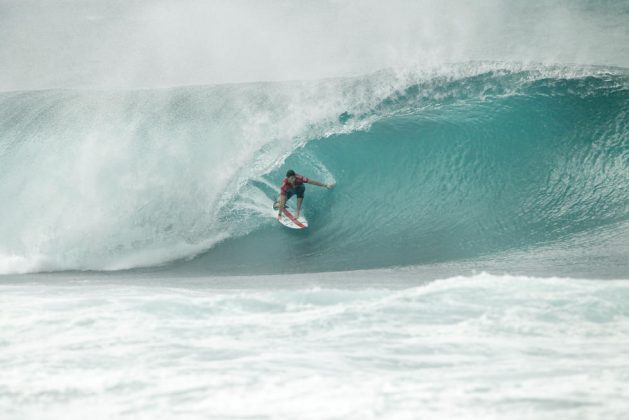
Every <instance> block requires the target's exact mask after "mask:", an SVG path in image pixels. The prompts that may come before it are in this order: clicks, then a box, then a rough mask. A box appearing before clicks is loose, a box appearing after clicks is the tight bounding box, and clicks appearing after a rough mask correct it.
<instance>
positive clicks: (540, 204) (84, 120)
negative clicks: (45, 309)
mask: <svg viewBox="0 0 629 420" xmlns="http://www.w3.org/2000/svg"><path fill="white" fill-rule="evenodd" d="M628 82H629V77H628V74H627V72H626V70H624V69H619V68H600V67H575V66H573V67H566V66H563V67H548V66H526V65H521V64H505V63H466V64H462V65H452V66H449V67H446V68H439V69H435V70H432V71H429V72H426V71H422V72H419V71H414V70H407V71H403V72H400V71H382V72H378V73H375V74H372V75H368V76H363V77H356V78H347V79H333V80H321V81H316V82H285V83H257V84H243V85H221V86H205V87H203V86H202V87H186V88H176V89H162V90H142V91H36V92H11V93H4V94H0V124H1V127H0V130H1V133H2V134H1V138H0V165H1V166H2V168H3V175H2V177H1V178H0V199H2V201H3V202H5V203H9V205H5V206H2V208H1V209H0V217H1V218H2V220H3V221H4V223H3V232H2V235H0V272H4V273H11V272H26V271H42V270H86V269H89V270H116V269H125V268H132V267H140V266H153V265H163V264H168V263H171V262H172V261H175V260H179V262H177V263H175V264H174V265H175V266H179V267H180V266H182V265H183V266H186V267H190V269H194V270H201V272H206V273H274V272H307V271H329V270H353V269H369V268H377V267H390V266H397V265H420V264H427V263H433V262H443V261H456V260H460V259H464V258H474V257H476V256H480V255H487V254H490V253H495V252H501V251H505V250H511V249H526V248H527V247H531V246H536V245H539V244H547V243H549V242H552V241H561V240H563V239H564V238H570V237H572V236H574V235H575V234H581V233H583V232H588V231H594V230H596V229H600V228H602V227H605V226H611V225H614V224H617V223H619V222H623V221H626V220H627V219H628V217H627V216H628V214H629V213H628V212H627V202H628V201H629V192H627V189H626V185H629V171H627V163H628V159H629V157H628V156H629V137H628V134H627V133H629V116H628V115H627V110H628V109H629V89H628V86H629V84H628ZM289 167H291V168H294V169H296V170H297V171H298V172H300V173H303V174H306V175H308V176H311V177H313V178H315V179H320V180H324V181H332V180H334V181H336V182H337V184H338V187H337V188H336V189H335V190H334V191H331V192H328V191H322V190H317V189H316V188H315V187H308V189H307V197H306V201H305V204H304V211H305V214H306V215H307V217H308V218H309V220H310V225H311V228H310V229H309V230H308V231H307V232H287V231H285V230H282V229H280V228H279V227H278V226H276V223H275V222H274V220H273V211H272V210H271V203H272V201H273V199H274V198H275V196H276V194H277V192H276V185H278V184H279V182H280V180H281V178H282V174H283V173H284V172H285V171H286V169H287V168H289ZM193 257H196V258H195V259H194V260H193V261H188V260H189V259H191V258H193Z"/></svg>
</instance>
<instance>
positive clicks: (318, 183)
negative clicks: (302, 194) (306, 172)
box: [308, 179, 336, 190]
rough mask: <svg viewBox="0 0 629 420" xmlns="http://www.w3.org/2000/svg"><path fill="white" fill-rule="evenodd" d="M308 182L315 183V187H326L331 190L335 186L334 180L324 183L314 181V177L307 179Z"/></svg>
mask: <svg viewBox="0 0 629 420" xmlns="http://www.w3.org/2000/svg"><path fill="white" fill-rule="evenodd" d="M308 184H312V185H316V186H317V187H324V188H327V189H328V190H331V189H332V188H334V187H335V186H336V183H334V182H331V183H329V184H324V183H323V182H319V181H315V180H314V179H309V180H308Z"/></svg>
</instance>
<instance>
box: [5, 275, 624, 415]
mask: <svg viewBox="0 0 629 420" xmlns="http://www.w3.org/2000/svg"><path fill="white" fill-rule="evenodd" d="M356 275H358V276H359V277H361V278H363V279H364V281H366V282H369V279H370V278H372V277H373V278H375V277H378V278H380V279H381V280H383V281H386V280H391V281H394V280H395V277H397V276H402V277H404V279H405V280H404V281H405V282H407V285H408V286H407V287H402V288H397V289H388V288H382V287H370V288H364V287H363V288H360V287H359V288H356V287H352V288H349V289H348V288H344V286H343V285H344V284H345V282H346V281H349V282H350V283H352V282H353V281H354V280H356V278H355V277H356ZM324 278H325V282H324V283H321V284H322V285H321V286H316V284H317V283H318V282H320V281H323V280H321V279H324ZM37 279H38V280H37V281H36V282H35V283H31V282H28V281H26V282H24V281H21V282H20V281H18V282H12V283H11V284H4V285H2V286H0V291H1V293H0V304H1V307H2V318H1V323H2V325H1V327H2V336H1V338H0V369H1V370H2V372H3V375H2V377H0V410H1V411H2V412H3V418H6V419H36V418H41V417H42V416H47V417H56V416H58V415H59V416H61V415H62V416H63V417H64V418H66V419H80V418H84V417H85V416H86V415H88V413H89V416H90V417H91V418H95V419H104V418H153V419H154V418H174V417H183V418H191V419H194V418H241V417H256V418H305V419H308V418H312V419H315V418H316V419H326V418H356V419H365V418H391V419H393V418H395V419H399V418H409V419H410V418H418V417H422V418H424V417H426V418H437V419H439V418H444V419H445V418H453V417H456V418H469V419H472V418H514V419H530V418H535V419H545V418H548V419H550V418H557V417H560V418H562V419H581V418H614V419H620V418H622V417H623V416H624V415H625V414H626V412H627V410H629V405H628V403H627V399H626V395H627V392H629V387H628V385H627V377H628V375H629V364H627V360H629V353H628V350H627V349H629V311H628V310H627V305H626V301H627V299H628V298H629V283H628V282H627V281H625V280H618V281H600V280H575V279H561V278H549V279H542V278H532V277H518V276H509V275H505V276H494V275H489V274H479V275H476V276H473V277H452V278H449V279H444V280H437V281H432V282H427V283H426V282H425V281H422V280H421V278H417V277H415V275H414V274H413V273H412V271H405V272H403V273H399V272H397V271H392V270H378V271H374V272H369V271H366V272H362V273H354V274H351V273H337V274H327V275H324V276H321V275H316V274H312V275H300V276H297V278H295V276H291V277H290V279H289V278H284V277H281V276H279V277H278V276H267V277H259V278H249V279H248V280H247V281H250V282H251V284H255V285H256V286H254V287H252V288H241V287H236V286H235V285H236V284H237V283H238V282H239V281H242V280H243V279H242V278H240V279H233V281H234V283H233V285H232V286H231V287H230V279H229V278H226V279H222V280H220V281H218V283H217V279H197V280H194V281H191V280H190V279H162V280H160V281H158V282H157V283H155V282H152V281H150V280H147V279H144V280H142V279H139V278H136V279H132V278H126V279H124V278H120V277H119V278H117V279H116V278H109V280H107V279H103V278H94V277H92V278H91V279H90V278H83V279H76V278H74V279H72V278H63V277H59V276H56V277H54V278H50V277H49V278H48V284H46V283H47V280H46V277H41V276H39V277H37ZM295 282H297V283H299V284H310V285H308V286H303V287H302V286H296V285H295ZM331 282H332V283H331ZM168 283H169V284H170V285H167V284H168ZM219 283H220V284H221V286H220V287H213V286H212V284H219ZM413 283H415V284H416V285H415V286H413ZM330 284H335V286H332V287H330ZM286 285H288V286H286ZM313 285H314V286H313Z"/></svg>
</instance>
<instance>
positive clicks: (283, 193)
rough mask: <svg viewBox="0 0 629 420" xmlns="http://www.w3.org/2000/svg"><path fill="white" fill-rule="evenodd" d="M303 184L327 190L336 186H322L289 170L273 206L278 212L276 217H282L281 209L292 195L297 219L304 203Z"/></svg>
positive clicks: (320, 183)
mask: <svg viewBox="0 0 629 420" xmlns="http://www.w3.org/2000/svg"><path fill="white" fill-rule="evenodd" d="M304 184H312V185H316V186H317V187H325V188H327V189H332V188H334V186H335V185H336V184H334V183H330V184H324V183H323V182H319V181H315V180H314V179H310V178H306V177H305V176H302V175H299V174H297V173H295V171H293V170H292V169H289V170H288V172H286V178H284V180H283V181H282V186H281V187H280V197H279V199H278V200H277V201H276V202H275V204H273V208H274V209H275V210H279V213H278V216H281V215H282V209H283V208H284V206H285V205H286V201H288V199H289V198H291V197H292V196H293V195H296V196H297V213H296V214H295V218H299V212H300V211H301V203H302V202H303V201H304V192H305V191H306V187H305V186H304Z"/></svg>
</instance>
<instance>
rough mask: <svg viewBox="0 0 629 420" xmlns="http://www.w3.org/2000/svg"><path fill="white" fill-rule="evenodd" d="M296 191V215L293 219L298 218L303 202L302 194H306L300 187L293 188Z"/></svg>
mask: <svg viewBox="0 0 629 420" xmlns="http://www.w3.org/2000/svg"><path fill="white" fill-rule="evenodd" d="M295 189H296V190H297V191H296V192H297V214H296V215H295V217H299V212H301V203H302V202H303V201H304V193H305V192H306V187H304V186H303V185H300V186H298V187H296V188H295Z"/></svg>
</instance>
